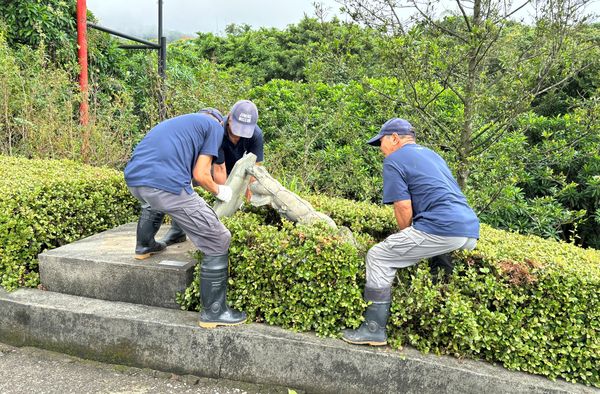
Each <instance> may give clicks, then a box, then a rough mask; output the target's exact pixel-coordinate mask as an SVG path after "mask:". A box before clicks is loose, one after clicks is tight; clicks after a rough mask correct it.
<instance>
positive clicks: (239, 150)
mask: <svg viewBox="0 0 600 394" xmlns="http://www.w3.org/2000/svg"><path fill="white" fill-rule="evenodd" d="M227 119H228V118H225V123H224V127H223V129H224V130H227ZM263 151H264V142H263V132H262V130H261V129H260V127H258V126H256V127H255V128H254V134H252V137H250V138H243V137H241V138H240V140H239V141H238V143H237V144H234V143H233V142H231V140H230V139H229V138H228V137H227V132H225V133H224V135H223V143H222V144H221V149H220V150H219V157H218V158H217V161H216V163H217V164H223V163H225V168H226V169H227V175H229V174H230V173H231V170H232V169H233V166H234V165H235V163H236V162H237V161H238V160H239V159H241V158H242V157H244V154H246V153H254V154H255V155H256V162H257V163H260V162H261V161H263V159H264V153H263Z"/></svg>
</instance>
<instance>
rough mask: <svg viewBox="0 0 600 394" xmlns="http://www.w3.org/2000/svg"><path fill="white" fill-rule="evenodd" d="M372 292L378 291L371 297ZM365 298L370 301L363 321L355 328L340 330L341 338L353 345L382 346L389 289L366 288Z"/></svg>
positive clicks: (388, 303)
mask: <svg viewBox="0 0 600 394" xmlns="http://www.w3.org/2000/svg"><path fill="white" fill-rule="evenodd" d="M374 292H375V293H379V294H378V296H376V297H372V295H373V293H374ZM373 298H375V300H373ZM365 300H366V301H370V302H371V305H369V306H368V307H367V310H366V311H365V321H364V322H363V323H362V324H361V325H360V327H358V328H357V329H356V330H344V331H342V339H343V340H344V341H346V342H348V343H352V344H355V345H371V346H384V345H386V344H387V333H386V330H385V326H386V324H387V320H388V317H389V316H390V305H391V289H383V290H371V289H368V288H367V289H365Z"/></svg>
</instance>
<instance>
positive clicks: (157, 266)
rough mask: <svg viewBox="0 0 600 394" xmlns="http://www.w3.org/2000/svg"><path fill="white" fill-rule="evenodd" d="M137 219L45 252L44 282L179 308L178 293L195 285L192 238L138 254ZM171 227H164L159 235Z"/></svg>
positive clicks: (105, 296) (57, 287)
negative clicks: (151, 253)
mask: <svg viewBox="0 0 600 394" xmlns="http://www.w3.org/2000/svg"><path fill="white" fill-rule="evenodd" d="M135 230H136V223H129V224H125V225H122V226H120V227H117V228H114V229H111V230H108V231H104V232H103V233H99V234H96V235H94V236H91V237H89V238H85V239H82V240H79V241H77V242H73V243H71V244H69V245H65V246H61V247H60V248H56V249H53V250H49V251H46V252H44V253H41V254H40V255H39V256H38V260H39V264H40V280H41V283H42V285H43V286H44V288H46V289H47V290H50V291H55V292H59V293H65V294H72V295H78V296H83V297H90V298H97V299H102V300H109V301H123V302H131V303H135V304H142V305H152V306H159V307H163V308H174V309H178V308H179V306H178V305H177V303H176V302H175V297H176V294H177V292H182V291H184V290H185V288H186V287H187V286H188V285H189V284H190V283H191V281H192V276H193V270H194V265H195V262H194V259H193V258H192V254H191V253H192V252H194V251H195V248H194V246H193V244H192V243H191V242H190V241H189V240H188V241H186V242H183V243H180V244H175V245H172V246H169V247H168V248H167V249H166V250H165V251H163V252H161V253H158V254H156V255H154V256H152V257H150V258H148V259H146V260H141V261H140V260H136V259H134V258H133V256H134V250H135ZM168 230H169V226H168V225H163V226H162V228H161V230H160V231H159V233H158V234H157V237H156V238H157V239H160V238H161V237H162V236H163V235H164V234H165V233H166V232H167V231H168Z"/></svg>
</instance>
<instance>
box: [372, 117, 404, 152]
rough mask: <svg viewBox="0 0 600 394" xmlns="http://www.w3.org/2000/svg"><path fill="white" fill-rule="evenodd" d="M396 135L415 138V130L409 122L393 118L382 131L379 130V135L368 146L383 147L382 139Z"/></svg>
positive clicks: (384, 125) (382, 127) (385, 124)
mask: <svg viewBox="0 0 600 394" xmlns="http://www.w3.org/2000/svg"><path fill="white" fill-rule="evenodd" d="M394 133H396V134H398V135H412V136H413V137H414V136H415V129H413V127H412V126H411V124H410V123H409V122H408V120H404V119H400V118H392V119H390V120H388V121H387V122H385V123H384V124H383V126H381V130H379V133H378V134H377V135H376V136H375V137H373V138H371V139H370V140H368V141H367V144H369V145H373V146H379V145H381V138H382V137H383V136H384V135H391V134H394Z"/></svg>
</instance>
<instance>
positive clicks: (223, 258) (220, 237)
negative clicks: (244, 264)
mask: <svg viewBox="0 0 600 394" xmlns="http://www.w3.org/2000/svg"><path fill="white" fill-rule="evenodd" d="M144 189H145V190H144V191H143V192H144V198H145V199H146V200H147V201H148V202H149V203H150V204H151V205H152V206H153V207H156V209H159V210H161V211H162V212H166V213H167V214H169V215H170V216H171V218H172V219H173V221H174V222H176V223H178V224H179V226H180V227H181V228H182V229H183V231H185V233H186V234H187V235H188V236H189V237H190V240H191V241H192V242H193V243H194V245H195V246H196V247H197V248H198V249H199V250H200V251H201V252H202V253H203V254H204V257H203V259H202V265H201V267H200V297H201V301H202V306H203V310H202V312H200V321H199V325H200V326H201V327H205V328H214V327H217V326H225V325H236V324H241V323H243V322H245V321H246V314H245V313H244V312H238V311H236V310H233V309H231V308H230V307H229V306H228V305H227V301H226V298H227V277H228V266H229V242H230V241H231V233H230V232H229V230H227V228H226V227H225V226H224V225H223V223H221V222H220V221H219V218H218V217H217V215H216V214H215V212H214V211H213V210H212V208H211V207H210V206H209V205H208V204H206V202H205V201H204V200H203V199H202V198H201V197H200V196H198V195H197V194H196V193H193V194H187V193H186V192H185V191H182V192H181V194H180V195H179V196H177V195H174V194H171V193H167V192H164V191H161V190H157V189H152V188H144Z"/></svg>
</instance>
